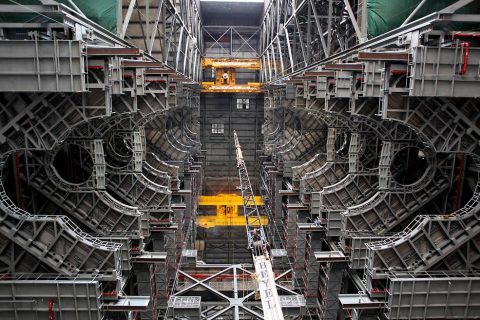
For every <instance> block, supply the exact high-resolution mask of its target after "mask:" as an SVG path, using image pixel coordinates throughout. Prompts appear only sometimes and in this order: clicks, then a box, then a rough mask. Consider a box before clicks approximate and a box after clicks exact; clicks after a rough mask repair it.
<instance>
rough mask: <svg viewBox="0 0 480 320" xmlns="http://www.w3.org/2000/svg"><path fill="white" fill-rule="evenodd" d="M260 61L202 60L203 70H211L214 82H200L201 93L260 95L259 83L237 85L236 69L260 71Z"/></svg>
mask: <svg viewBox="0 0 480 320" xmlns="http://www.w3.org/2000/svg"><path fill="white" fill-rule="evenodd" d="M260 66H261V63H260V59H214V58H204V59H203V60H202V68H203V69H212V70H213V71H214V73H215V77H214V78H215V81H213V82H212V81H204V82H202V92H216V93H260V92H261V89H260V83H259V82H248V83H246V84H238V83H237V79H236V69H249V70H260Z"/></svg>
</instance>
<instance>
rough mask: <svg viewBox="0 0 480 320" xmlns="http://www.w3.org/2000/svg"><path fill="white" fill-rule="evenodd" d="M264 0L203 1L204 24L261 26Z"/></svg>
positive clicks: (201, 3) (201, 9)
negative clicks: (262, 0) (248, 0)
mask: <svg viewBox="0 0 480 320" xmlns="http://www.w3.org/2000/svg"><path fill="white" fill-rule="evenodd" d="M263 6H264V4H263V2H229V1H228V2H226V1H225V2H224V1H201V2H200V11H201V15H202V23H203V25H204V26H253V27H257V26H260V23H261V21H262V16H263Z"/></svg>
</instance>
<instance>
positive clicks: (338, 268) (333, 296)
mask: <svg viewBox="0 0 480 320" xmlns="http://www.w3.org/2000/svg"><path fill="white" fill-rule="evenodd" d="M345 267H346V264H345V263H343V262H326V263H323V264H321V265H320V277H319V287H320V301H321V306H322V308H321V310H320V315H321V316H322V317H321V318H322V319H325V320H336V319H337V314H338V309H339V302H338V294H339V293H340V290H341V289H342V278H343V271H344V269H345Z"/></svg>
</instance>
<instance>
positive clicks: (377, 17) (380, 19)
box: [367, 0, 480, 37]
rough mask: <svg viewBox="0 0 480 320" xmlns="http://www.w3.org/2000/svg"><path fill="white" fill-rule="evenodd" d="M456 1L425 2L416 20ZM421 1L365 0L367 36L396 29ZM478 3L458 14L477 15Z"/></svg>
mask: <svg viewBox="0 0 480 320" xmlns="http://www.w3.org/2000/svg"><path fill="white" fill-rule="evenodd" d="M457 1H458V0H427V2H426V3H425V4H424V5H423V6H422V8H421V9H420V10H419V11H418V12H417V13H416V15H415V16H414V18H413V19H412V20H411V21H413V20H416V19H419V18H421V17H424V16H426V15H428V14H430V13H433V12H436V11H439V10H441V9H443V8H445V7H446V6H448V5H450V4H453V3H455V2H457ZM420 2H421V0H367V16H368V35H369V36H370V37H376V36H379V35H381V34H383V33H385V32H388V31H390V30H393V29H395V28H398V27H399V26H400V25H401V24H402V23H403V21H405V19H406V18H407V17H408V16H409V15H410V14H411V13H412V12H413V10H415V8H416V7H417V6H418V4H420ZM479 2H480V1H475V2H474V3H472V4H470V5H469V6H467V7H465V8H463V9H461V10H459V12H460V13H462V12H463V13H479V12H480V3H479Z"/></svg>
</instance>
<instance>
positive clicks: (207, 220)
mask: <svg viewBox="0 0 480 320" xmlns="http://www.w3.org/2000/svg"><path fill="white" fill-rule="evenodd" d="M255 202H256V203H257V205H259V206H261V205H263V201H262V197H259V196H256V197H255ZM199 205H200V207H201V206H215V207H216V215H214V216H213V215H199V216H197V225H199V226H201V227H204V228H213V227H227V226H245V216H244V215H243V214H241V215H239V214H238V207H239V206H242V205H243V199H242V197H241V196H239V195H236V194H219V195H216V196H200V202H199ZM249 222H250V223H254V221H253V220H252V221H249ZM261 223H262V225H267V224H268V219H267V217H266V216H262V217H261Z"/></svg>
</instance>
